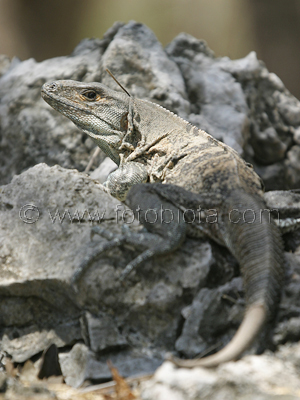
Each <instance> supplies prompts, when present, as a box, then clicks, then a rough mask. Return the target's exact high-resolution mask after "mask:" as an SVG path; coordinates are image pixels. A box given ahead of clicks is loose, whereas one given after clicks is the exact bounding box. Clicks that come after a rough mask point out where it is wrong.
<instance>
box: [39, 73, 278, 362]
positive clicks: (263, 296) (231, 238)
mask: <svg viewBox="0 0 300 400" xmlns="http://www.w3.org/2000/svg"><path fill="white" fill-rule="evenodd" d="M42 97H43V98H44V100H45V101H46V102H47V103H49V104H50V105H51V106H52V107H53V108H54V109H55V110H57V111H59V112H60V113H61V114H63V115H65V116H66V117H68V118H69V119H70V120H71V121H73V122H74V123H75V124H76V125H77V126H78V127H80V128H81V129H82V130H83V131H84V132H85V133H87V134H88V135H89V136H90V137H91V138H92V139H93V140H94V141H95V143H96V144H97V145H98V146H99V147H100V148H101V149H102V150H103V151H104V153H105V154H106V155H107V156H108V157H110V158H111V159H112V160H113V161H114V162H115V163H116V164H117V165H118V168H117V169H116V170H115V171H114V172H112V173H111V174H110V175H109V176H108V178H107V181H106V182H105V183H104V185H103V190H105V191H106V192H107V193H109V194H111V195H112V196H114V197H116V198H117V199H119V200H121V201H123V202H125V204H126V205H128V206H129V207H130V208H131V209H132V210H133V213H134V215H135V218H136V219H138V220H139V221H140V222H141V223H142V224H143V225H144V227H145V228H146V230H147V233H143V234H140V235H139V234H134V233H130V232H128V234H127V236H128V237H127V239H126V235H123V237H121V238H120V237H114V236H113V235H112V234H111V235H108V236H109V237H108V238H110V239H111V246H114V245H117V244H118V243H121V241H122V240H130V239H128V238H129V237H130V236H131V240H132V242H133V243H134V242H135V243H142V242H144V244H146V246H147V249H146V250H145V251H143V252H142V253H141V254H140V255H139V256H138V257H137V258H136V259H134V260H132V261H131V262H130V263H129V265H127V267H126V268H125V271H124V273H123V275H122V277H123V278H124V277H125V276H126V274H128V273H129V272H130V271H131V270H132V269H133V268H136V267H137V266H139V265H140V264H141V263H143V262H144V261H145V260H147V259H149V258H151V257H153V256H156V255H161V254H167V253H170V252H172V251H174V250H175V249H177V248H178V247H179V246H180V245H181V244H182V243H183V241H184V239H185V237H186V235H190V236H192V237H201V236H203V235H206V236H208V237H210V238H211V239H213V240H214V241H216V242H217V243H219V244H221V245H224V246H226V247H227V248H228V249H229V250H230V251H231V253H232V254H233V255H234V256H235V257H236V259H237V261H238V262H239V265H240V270H241V273H242V276H243V281H244V288H245V297H246V311H245V316H244V319H243V321H242V323H241V325H240V327H239V329H238V330H237V332H236V334H235V335H234V337H233V338H232V340H231V341H230V342H229V343H228V344H227V345H226V346H225V347H224V348H223V349H222V350H220V351H219V352H217V353H215V354H213V355H210V356H207V357H205V358H202V359H195V360H180V359H178V358H174V357H172V358H171V359H172V361H173V362H175V364H176V365H178V366H182V367H196V366H205V367H214V366H217V365H219V364H220V363H223V362H226V361H230V360H234V359H237V358H238V357H240V356H241V355H242V353H243V352H244V351H245V350H246V349H247V348H248V347H249V346H250V345H251V343H252V341H253V340H254V339H255V338H256V337H257V335H258V334H259V332H260V331H261V329H262V327H263V326H264V324H265V323H266V322H267V321H268V320H271V319H272V318H273V317H274V315H275V314H276V310H277V306H278V303H279V300H280V295H281V287H282V282H283V281H284V277H285V268H284V257H283V245H282V240H281V235H280V232H279V229H278V227H277V226H276V224H275V223H274V221H273V219H272V218H271V217H270V214H269V213H268V212H264V211H266V205H265V202H264V200H263V185H262V182H261V180H260V178H259V176H258V175H257V174H256V173H255V172H254V171H253V169H252V167H251V165H249V164H247V163H246V162H245V161H244V160H243V159H242V158H241V157H240V156H239V155H238V153H237V152H236V151H234V150H233V149H232V148H230V147H229V146H227V145H225V144H224V143H222V142H219V141H218V140H216V139H215V138H213V137H212V136H211V135H209V134H208V133H206V132H205V131H203V130H201V129H198V128H197V127H195V126H192V125H191V124H190V123H189V122H187V121H185V120H183V119H182V118H180V117H178V116H177V115H175V114H173V113H172V112H170V111H168V110H166V109H165V108H163V107H161V106H159V105H157V104H155V103H152V102H149V101H145V100H140V99H136V98H133V97H131V96H130V95H129V94H128V93H127V92H126V91H125V93H123V92H117V91H114V90H111V89H109V88H108V87H106V86H104V85H102V84H100V83H81V82H76V81H71V80H60V81H55V82H51V83H46V84H44V86H43V88H42ZM164 211H167V212H166V213H165V214H166V215H168V216H167V217H166V218H168V220H164V219H163V218H162V215H163V214H164ZM157 215H160V216H161V218H159V219H158V220H157V218H156V217H157ZM174 216H176V218H174ZM154 222H155V223H154ZM99 232H100V234H101V229H99ZM102 234H106V235H107V233H104V232H102ZM100 251H103V249H101V250H100ZM88 264H89V260H86V261H85V262H84V263H83V266H82V269H84V268H86V267H87V266H88ZM80 272H82V271H79V273H80Z"/></svg>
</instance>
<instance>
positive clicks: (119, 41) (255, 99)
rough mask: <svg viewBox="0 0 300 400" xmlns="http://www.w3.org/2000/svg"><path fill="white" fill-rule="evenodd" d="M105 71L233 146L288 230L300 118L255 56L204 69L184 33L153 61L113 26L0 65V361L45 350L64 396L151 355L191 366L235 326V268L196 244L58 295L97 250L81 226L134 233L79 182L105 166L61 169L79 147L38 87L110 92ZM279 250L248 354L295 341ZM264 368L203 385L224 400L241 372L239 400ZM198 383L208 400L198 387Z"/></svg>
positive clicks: (293, 270)
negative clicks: (271, 301)
mask: <svg viewBox="0 0 300 400" xmlns="http://www.w3.org/2000/svg"><path fill="white" fill-rule="evenodd" d="M106 68H109V69H110V70H111V71H112V72H113V73H114V74H115V76H116V77H117V78H118V79H119V81H120V82H121V84H123V85H124V86H125V87H126V88H127V89H128V90H129V92H130V93H131V94H132V95H135V96H137V97H140V98H147V99H150V100H152V101H155V102H158V103H159V104H161V105H163V106H165V107H167V108H168V109H170V110H172V111H173V112H176V113H178V114H180V115H181V116H182V117H184V118H186V119H188V120H189V121H190V122H192V123H194V124H196V125H198V126H199V127H201V128H203V129H205V130H207V131H208V132H209V133H211V134H212V135H214V136H215V137H217V138H218V139H220V140H223V141H224V142H226V143H227V144H229V145H231V146H232V147H234V148H235V149H236V150H237V151H238V152H239V153H240V154H241V155H243V156H244V157H245V159H246V160H247V161H250V162H251V163H253V164H254V168H255V169H256V170H257V172H258V173H259V174H260V175H261V176H262V177H263V179H264V181H265V184H266V187H267V189H273V190H274V191H272V192H269V193H267V194H266V201H267V202H268V206H269V208H270V209H278V210H279V214H280V218H282V219H284V220H287V221H289V220H288V219H289V218H299V217H300V200H299V199H300V195H299V193H297V192H294V193H293V192H282V191H280V190H283V189H291V188H297V187H300V167H299V166H300V104H299V102H298V100H296V99H295V98H294V97H293V96H292V95H291V94H290V93H289V92H288V91H287V90H286V89H285V87H284V85H283V83H282V82H281V81H280V79H279V78H278V77H277V76H275V75H274V74H272V73H269V72H268V71H267V69H266V68H265V66H264V65H263V63H262V62H260V61H258V60H257V59H256V55H255V54H254V53H251V54H249V55H248V56H247V57H245V58H243V59H241V60H235V61H232V60H230V59H228V58H226V57H223V58H215V57H214V54H213V52H212V51H211V50H210V49H209V48H208V47H207V45H206V44H205V42H203V41H200V40H197V39H195V38H193V37H191V36H189V35H186V34H180V35H179V36H178V37H177V38H175V39H174V40H173V42H172V43H170V44H169V45H168V46H167V48H166V49H165V50H164V49H163V48H162V46H161V45H160V44H159V43H158V41H157V40H156V38H155V36H154V34H153V33H152V32H151V31H150V30H149V29H148V28H147V27H145V26H143V25H140V24H136V23H134V22H130V23H129V24H127V25H122V24H115V25H114V26H113V27H112V28H111V29H110V30H109V31H108V32H107V34H106V35H105V37H104V38H103V39H102V40H99V39H87V40H84V41H83V42H81V43H80V44H79V45H78V46H77V48H76V49H75V50H74V52H73V53H72V54H71V55H70V56H67V57H60V58H56V59H51V60H46V61H44V62H42V63H37V62H35V60H27V61H24V62H20V61H19V60H18V59H17V58H15V59H13V60H12V61H10V60H9V59H8V58H7V57H5V56H1V57H0V99H1V100H0V182H1V184H2V185H3V186H1V187H0V278H1V280H0V335H1V338H2V340H1V350H2V351H4V352H7V354H9V355H10V356H11V357H12V359H13V361H15V362H18V363H21V362H24V361H26V360H28V359H29V358H32V357H33V358H34V359H35V358H36V357H38V356H39V355H40V354H41V352H42V351H43V350H44V349H46V348H47V347H48V346H49V345H50V344H51V343H55V344H56V345H57V346H58V347H59V351H60V355H59V359H60V363H61V368H62V371H63V374H64V376H65V379H66V382H67V383H69V384H71V385H73V386H76V387H78V386H80V385H81V384H82V383H83V381H84V380H90V381H92V382H93V381H95V382H99V381H105V380H108V379H109V378H110V372H109V369H108V367H107V364H106V360H107V359H108V358H109V359H111V360H112V362H113V363H114V365H116V366H117V367H118V368H119V370H120V372H121V374H123V375H124V376H129V375H133V374H137V373H141V372H144V373H149V372H151V371H154V370H155V369H156V368H157V367H158V366H159V365H160V364H161V363H162V361H163V356H164V353H165V352H166V351H173V352H176V351H177V352H178V353H179V354H181V355H183V356H187V357H195V356H197V355H198V354H203V353H205V352H207V351H208V350H209V349H211V350H212V349H214V350H215V349H216V348H219V347H222V346H223V345H224V344H225V343H227V342H228V341H229V340H230V338H231V337H232V335H233V333H234V332H235V331H236V328H237V327H238V325H239V324H240V322H241V319H242V316H243V312H244V302H243V288H242V281H241V278H240V277H239V269H238V265H237V263H236V261H235V260H234V258H233V257H232V256H231V255H230V254H229V253H228V251H227V250H226V249H224V248H222V247H220V246H218V245H216V244H215V243H213V242H211V241H208V240H195V239H193V240H192V239H188V240H187V241H186V242H185V243H184V245H183V247H182V248H181V249H180V250H178V251H176V252H175V253H174V254H171V255H169V256H165V257H158V258H156V259H154V260H152V261H149V262H147V263H145V265H144V266H143V267H141V268H140V269H138V270H137V271H135V272H134V273H132V274H131V275H130V276H129V277H128V278H127V279H126V280H125V282H123V283H121V282H120V281H119V279H118V278H119V276H120V273H121V271H122V269H123V268H124V267H125V266H126V264H127V263H128V262H129V261H130V260H131V259H132V258H133V257H134V256H136V255H137V254H138V250H139V249H134V248H133V247H132V246H129V245H122V246H119V247H116V248H113V249H110V250H106V251H104V252H103V253H102V254H101V255H99V257H98V259H97V260H94V261H93V262H92V264H91V266H90V268H89V269H88V270H87V271H86V272H85V273H84V274H83V275H82V276H81V277H80V279H79V280H78V282H76V284H75V283H73V281H72V277H73V276H74V273H75V271H76V270H77V269H78V267H79V266H80V265H81V264H82V262H84V260H86V259H87V258H88V257H89V256H90V255H92V254H94V252H95V250H96V249H97V248H99V246H105V245H107V244H108V239H106V238H105V235H104V236H103V237H102V236H99V235H91V228H92V226H93V225H99V224H101V227H104V228H106V229H107V230H109V231H110V232H113V233H115V234H116V235H117V234H120V233H121V232H122V226H124V225H125V226H127V225H130V228H131V229H135V230H139V229H140V228H139V226H138V224H137V223H133V224H131V223H129V215H128V214H126V212H125V208H124V206H123V205H121V204H119V203H118V202H117V201H116V200H114V199H112V198H111V197H109V196H108V195H106V194H105V193H103V192H102V190H101V189H100V188H99V186H98V184H97V182H96V181H95V180H93V179H99V180H100V181H103V180H104V179H105V175H106V174H107V173H108V172H109V171H110V170H112V169H113V168H114V165H112V163H110V162H108V161H107V160H106V161H104V163H103V164H101V165H100V167H99V168H96V167H97V165H98V164H99V160H104V156H103V154H102V155H100V156H99V157H98V160H96V161H95V163H94V167H95V168H96V169H95V170H94V171H93V172H92V173H91V176H90V177H89V176H87V175H86V174H83V173H81V172H78V171H77V170H75V169H70V168H76V169H78V170H79V171H83V170H84V169H85V167H86V165H87V163H88V160H89V159H90V156H91V154H92V152H93V148H94V145H93V143H92V142H91V141H90V139H87V137H86V136H85V135H84V134H83V133H82V132H81V131H79V129H77V128H76V127H75V126H74V125H73V124H72V123H71V122H70V121H69V120H67V119H66V118H64V117H62V116H61V115H60V114H58V113H57V112H55V111H54V110H53V109H51V108H50V107H49V106H48V105H47V104H46V103H45V102H43V101H42V100H41V98H40V88H41V86H42V84H43V83H44V82H46V81H50V80H53V79H76V80H83V81H86V82H88V81H100V82H103V83H104V84H106V85H108V86H110V87H112V88H115V89H116V90H119V87H118V86H117V84H116V83H115V82H114V81H113V80H112V79H111V78H110V77H109V75H108V74H107V73H106V72H105V69H106ZM46 164H48V165H46ZM55 164H59V165H55ZM54 165H55V166H54ZM16 174H20V175H16ZM275 189H276V190H275ZM126 215H127V217H126ZM284 241H285V247H286V258H287V279H286V282H285V283H284V282H283V298H282V302H281V305H280V310H279V314H278V317H277V320H276V321H275V322H274V324H273V325H270V326H268V327H267V329H266V331H265V332H264V333H263V334H262V335H261V337H260V338H259V339H258V340H257V342H256V343H255V345H254V347H253V349H252V351H255V350H257V351H258V352H261V351H263V350H265V349H266V348H267V349H271V350H274V349H276V348H277V346H278V345H285V344H286V343H287V342H293V341H298V340H299V338H300V335H299V327H300V299H299V287H300V286H299V285H300V231H299V230H298V231H294V232H292V233H287V234H285V235H284ZM284 348H285V347H283V350H282V351H285V350H284ZM286 348H287V349H288V347H286ZM287 351H288V350H287ZM297 352H298V350H297ZM279 354H282V353H280V352H279V353H278V354H277V355H276V361H274V365H275V364H276V365H278V369H277V371H283V369H284V366H285V365H286V364H285V362H286V361H285V359H284V358H282V357H281V356H279ZM297 354H298V353H297ZM268 357H269V358H268ZM270 357H271V358H272V357H275V356H271V355H268V356H266V358H262V359H261V358H260V357H255V356H253V358H251V359H247V360H248V361H246V360H245V361H241V363H243V362H244V363H245V364H234V363H231V364H228V366H224V367H220V368H219V369H218V370H216V372H212V371H207V372H202V374H205V376H206V377H207V379H208V386H209V387H210V389H209V390H212V389H215V390H216V392H217V393H219V392H218V391H219V390H223V389H224V390H225V392H226V391H227V392H226V393H229V394H228V395H227V397H228V398H234V397H233V394H234V390H236V388H237V387H238V386H239V385H240V384H239V383H238V382H239V381H238V380H237V381H234V379H235V378H234V377H233V378H232V380H230V378H229V375H230V373H229V372H228V371H229V369H232V371H233V370H234V373H233V372H232V374H233V376H238V373H239V370H240V368H241V366H243V368H244V369H245V371H246V372H245V377H244V378H243V379H244V381H243V382H244V383H245V384H244V383H243V384H242V388H244V387H245V391H241V396H240V397H236V398H245V399H246V398H247V397H245V396H247V395H248V394H249V393H250V392H249V391H248V392H247V390H250V389H249V388H252V386H251V385H252V382H254V378H251V371H252V368H254V369H253V371H254V370H255V371H256V369H255V368H257V371H259V370H260V369H261V370H262V371H264V370H265V369H266V368H267V367H266V366H267V365H269V364H268V363H270ZM249 360H254V361H251V362H250V361H249ZM255 360H256V361H255ZM259 360H262V361H259ZM272 360H273V359H272ZM274 360H275V359H274ZM295 360H296V359H295ZM271 363H272V362H271ZM297 363H298V364H297ZM254 364H255V365H254ZM294 364H295V365H298V367H297V368H298V369H297V368H296V367H294V366H293V368H294V369H292V373H293V374H298V379H299V360H298V361H297V362H296V361H295V363H294ZM222 368H223V369H222ZM226 368H229V369H228V370H227V369H226ZM274 368H275V366H274ZM276 368H277V367H276ZM291 368H292V367H291ZM164 371H165V372H164ZM201 371H202V370H201ZM169 373H170V379H169V378H167V375H168V374H169ZM177 374H178V375H177ZM182 374H183V375H182ZM198 374H199V370H195V371H185V372H184V371H183V370H178V371H177V370H175V369H174V368H172V367H171V366H170V365H169V364H164V366H163V367H162V369H161V370H159V371H158V372H157V375H156V376H155V377H154V380H153V381H152V383H151V384H149V386H148V387H147V389H145V394H144V396H146V397H145V399H152V398H158V399H160V398H174V399H177V398H178V399H181V398H182V393H183V392H184V390H185V389H180V387H179V386H180V385H181V383H180V382H182V385H183V387H184V385H185V384H184V381H185V379H186V380H187V382H191V384H192V385H196V383H195V379H196V378H197V379H198ZM253 374H254V372H253ZM258 374H259V373H258V372H257V373H256V372H255V374H254V375H253V376H254V377H257V376H258ZM278 374H279V375H280V373H279V372H278ZM177 376H178V379H177ZM182 376H183V378H182ZM283 376H285V377H286V381H285V385H286V386H287V387H290V388H291V389H290V391H287V392H280V388H279V387H280V385H279V384H278V388H279V389H278V393H291V396H292V395H293V396H294V393H296V392H295V390H296V389H295V388H296V386H295V385H294V383H293V382H294V380H293V379H294V378H293V379H292V378H291V381H290V382H291V384H290V385H289V383H288V378H287V375H283ZM220 377H221V378H222V379H223V380H221V381H220V382H224V385H223V386H222V385H221V383H220V384H219V383H218V382H219V380H220V379H221V378H220ZM292 377H294V375H292ZM168 379H169V380H168ZM205 379H206V378H205ZM236 379H239V378H238V377H237V378H236ZM255 379H256V378H255ZM257 379H258V380H259V378H257ZM170 382H172V383H170ZM201 382H202V381H201ZM209 382H211V384H210V383H209ZM226 382H227V383H226ZM228 382H229V383H228ZM173 384H174V385H175V386H174V391H173V392H174V393H173V394H172V396H173V397H155V395H154V394H155V393H157V390H158V389H157V388H158V387H159V388H160V389H161V390H162V393H164V391H166V392H165V393H169V392H168V390H169V386H170V385H171V386H172V387H173ZM199 385H200V386H199V387H203V388H204V389H203V390H205V391H206V390H207V391H206V392H207V393H208V394H207V396H208V397H207V398H214V397H213V396H212V394H211V392H210V391H209V390H208V389H205V387H206V386H205V385H206V383H205V385H204V383H203V385H202V383H201V384H199ZM222 388H223V389H222ZM151 390H152V392H151ZM172 390H173V389H172ZM194 390H195V391H194ZM197 390H198V389H197V388H196V389H193V388H192V389H191V391H188V392H186V393H189V394H186V397H183V398H185V399H189V398H197V396H196V394H195V396H194V397H192V396H193V393H197ZM241 390H242V389H241ZM274 390H275V389H274ZM297 390H298V388H297ZM182 391H183V392H182ZM175 392H176V393H175ZM177 392H178V393H177ZM206 392H205V393H206ZM153 393H154V394H153ZM184 393H185V392H184ZM190 393H191V394H190ZM220 393H221V392H220ZM222 393H223V392H222ZM247 393H248V394H247ZM255 393H256V394H257V396H256V398H258V399H259V398H262V399H265V398H273V392H272V393H271V392H270V393H271V394H270V396H271V397H266V396H267V394H265V393H264V392H263V390H262V389H261V388H260V386H259V387H258V389H257V391H256V392H255ZM274 393H275V392H274ZM147 396H148V397H147ZM151 396H152V397H151ZM157 396H162V395H157ZM176 396H177V397H176ZM188 396H190V397H188ZM242 396H244V397H242ZM203 398H205V397H203ZM222 398H226V396H225V397H224V396H223V397H222ZM248 398H250V397H248ZM282 398H284V397H282ZM286 398H293V397H286Z"/></svg>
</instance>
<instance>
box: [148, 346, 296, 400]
mask: <svg viewBox="0 0 300 400" xmlns="http://www.w3.org/2000/svg"><path fill="white" fill-rule="evenodd" d="M293 352H294V355H293ZM295 353H296V354H295ZM299 354H300V353H299V345H294V346H293V347H292V348H290V349H289V351H288V350H287V349H285V351H279V352H278V353H276V354H265V355H262V356H260V357H259V358H258V357H256V356H247V357H245V358H244V359H243V360H240V361H237V362H230V363H227V364H224V365H222V366H220V367H219V368H217V369H214V370H212V369H205V368H194V369H190V370H188V369H184V368H176V367H174V365H172V364H171V363H169V362H165V363H164V364H163V365H162V366H161V367H160V368H159V369H158V370H157V371H156V373H155V374H154V377H153V378H152V379H151V380H150V381H148V382H145V383H142V395H141V397H142V399H143V400H152V399H153V400H154V399H155V400H164V399H169V398H170V399H176V400H192V399H198V398H199V399H203V400H208V399H210V400H214V399H215V400H217V399H232V400H235V399H236V400H251V399H253V398H255V399H261V400H273V399H274V400H277V399H282V400H296V399H299V390H300V383H299V382H300V381H299V377H300V376H299V368H298V366H299ZM292 355H293V356H292ZM291 356H292V359H291V358H288V357H291Z"/></svg>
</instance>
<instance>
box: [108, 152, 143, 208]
mask: <svg viewBox="0 0 300 400" xmlns="http://www.w3.org/2000/svg"><path fill="white" fill-rule="evenodd" d="M147 179H148V172H147V169H146V167H145V166H144V165H143V164H141V163H138V162H128V163H127V162H123V159H121V163H120V166H119V168H117V169H116V170H115V171H113V172H112V173H111V174H109V175H108V177H107V180H106V181H105V182H104V184H103V186H104V189H105V191H106V192H107V193H109V194H110V195H111V196H113V197H115V198H116V199H118V200H120V201H125V199H126V196H127V193H128V191H129V190H130V189H131V188H132V186H134V185H136V184H137V183H145V182H147Z"/></svg>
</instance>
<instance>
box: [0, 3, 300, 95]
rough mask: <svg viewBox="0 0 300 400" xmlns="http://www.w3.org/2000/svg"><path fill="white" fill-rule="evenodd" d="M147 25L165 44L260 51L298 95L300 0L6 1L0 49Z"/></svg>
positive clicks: (43, 53) (44, 54)
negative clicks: (120, 24)
mask: <svg viewBox="0 0 300 400" xmlns="http://www.w3.org/2000/svg"><path fill="white" fill-rule="evenodd" d="M131 19H134V20H136V21H138V22H142V23H145V24H146V25H147V26H149V27H150V28H151V29H152V30H153V31H154V33H155V34H156V36H157V37H158V39H159V40H160V41H161V42H162V44H163V45H166V44H167V43H168V42H170V41H171V40H172V39H173V38H174V37H175V36H176V35H177V34H178V33H180V32H187V33H189V34H191V35H193V36H195V37H196V38H199V39H205V40H206V41H207V42H208V45H209V46H210V47H211V49H212V50H214V52H215V53H216V55H217V56H229V57H231V58H240V57H244V56H245V55H246V54H248V53H249V52H250V51H252V50H255V51H256V52H257V54H258V58H260V59H262V60H263V61H264V62H265V63H266V65H267V67H268V69H269V70H270V71H272V72H275V73H276V74H277V75H278V76H279V77H280V78H281V79H282V80H283V82H284V84H285V85H286V86H287V88H288V89H289V90H290V91H291V92H292V93H293V94H294V95H295V96H296V97H298V98H300V74H299V69H300V68H299V67H300V52H299V43H300V1H299V0H289V1H287V2H284V1H282V0H243V1H241V0H226V1H225V0H213V1H212V0H63V1H62V0H0V54H6V55H8V56H9V57H13V56H18V57H19V58H21V59H22V60H24V59H27V58H30V57H34V58H35V59H36V60H38V61H40V60H43V59H46V58H50V57H55V56H60V55H66V54H69V53H71V52H72V50H73V49H74V47H75V46H76V45H77V44H78V42H79V41H80V40H81V39H83V38H85V37H100V38H101V37H102V36H103V34H104V32H105V31H106V30H107V29H108V28H109V27H111V26H112V24H113V23H114V22H115V21H124V22H127V21H129V20H131Z"/></svg>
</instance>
